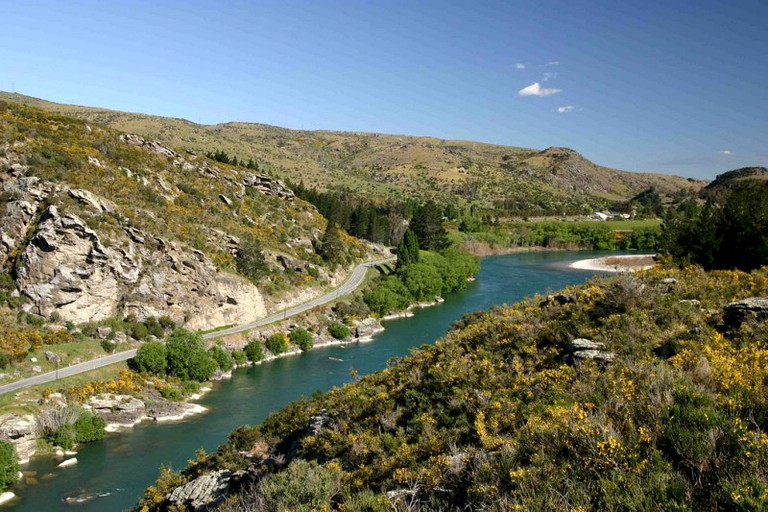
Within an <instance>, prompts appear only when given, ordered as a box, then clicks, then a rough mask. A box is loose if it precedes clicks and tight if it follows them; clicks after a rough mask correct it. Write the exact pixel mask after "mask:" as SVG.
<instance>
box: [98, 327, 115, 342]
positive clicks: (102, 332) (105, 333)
mask: <svg viewBox="0 0 768 512" xmlns="http://www.w3.org/2000/svg"><path fill="white" fill-rule="evenodd" d="M96 333H97V334H98V335H99V339H102V340H105V339H107V338H109V335H110V334H112V329H111V328H109V327H99V328H98V329H96Z"/></svg>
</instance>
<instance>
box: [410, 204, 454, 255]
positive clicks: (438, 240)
mask: <svg viewBox="0 0 768 512" xmlns="http://www.w3.org/2000/svg"><path fill="white" fill-rule="evenodd" d="M411 229H412V230H413V232H414V233H416V236H417V237H418V238H419V247H421V248H422V249H426V250H430V251H438V250H440V249H444V248H446V247H448V238H447V233H446V231H445V228H444V227H443V214H442V209H441V208H440V207H439V206H438V205H437V204H436V203H435V202H434V201H432V200H430V201H427V202H426V203H424V204H423V205H421V206H419V207H418V208H417V209H416V211H415V212H414V213H413V219H411Z"/></svg>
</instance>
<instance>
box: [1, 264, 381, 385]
mask: <svg viewBox="0 0 768 512" xmlns="http://www.w3.org/2000/svg"><path fill="white" fill-rule="evenodd" d="M390 261H395V258H393V257H390V258H385V259H381V260H377V261H372V262H370V263H363V264H362V265H358V266H357V267H355V270H353V271H352V274H350V276H349V277H348V278H347V280H346V281H344V283H343V284H342V285H341V286H339V287H338V288H336V289H335V290H332V291H330V292H328V293H326V294H325V295H323V296H321V297H318V298H316V299H313V300H311V301H309V302H305V303H304V304H299V305H298V306H293V307H291V308H288V309H286V310H284V311H281V312H280V313H275V314H274V315H271V316H268V317H266V318H261V319H259V320H254V321H253V322H250V323H247V324H243V325H238V326H235V327H230V328H229V329H222V330H221V331H216V332H209V333H207V334H203V338H205V339H213V338H220V337H222V336H227V335H229V334H235V333H238V332H243V331H248V330H250V329H253V328H255V327H261V326H263V325H267V324H271V323H273V322H277V321H279V320H283V319H285V318H289V317H292V316H294V315H298V314H299V313H303V312H305V311H308V310H310V309H312V308H315V307H317V306H320V305H322V304H326V303H328V302H331V301H333V300H336V299H337V298H339V297H341V296H343V295H348V294H350V293H352V292H353V291H354V290H355V289H356V288H357V287H358V286H360V285H361V284H362V282H363V279H365V274H366V273H367V272H368V269H369V268H371V267H375V266H376V265H381V264H382V263H387V262H390ZM135 355H136V349H133V350H126V351H124V352H117V353H115V354H110V355H105V356H102V357H99V358H97V359H92V360H91V361H86V362H84V363H78V364H73V365H72V366H67V367H65V368H59V370H58V371H53V372H48V373H42V374H40V375H36V376H34V377H30V378H28V379H22V380H18V381H16V382H12V383H10V384H5V385H3V386H0V395H2V394H3V393H8V392H10V391H16V390H19V389H22V388H27V387H30V386H37V385H39V384H45V383H47V382H53V381H55V380H57V379H60V378H63V377H70V376H72V375H77V374H78V373H83V372H87V371H91V370H95V369H97V368H101V367H102V366H108V365H110V364H114V363H119V362H120V361H126V360H128V359H130V358H132V357H133V356H135Z"/></svg>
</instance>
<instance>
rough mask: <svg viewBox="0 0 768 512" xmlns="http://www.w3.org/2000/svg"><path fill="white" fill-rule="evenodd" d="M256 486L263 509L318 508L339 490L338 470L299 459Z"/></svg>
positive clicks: (301, 509) (302, 511)
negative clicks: (263, 505)
mask: <svg viewBox="0 0 768 512" xmlns="http://www.w3.org/2000/svg"><path fill="white" fill-rule="evenodd" d="M258 487H259V495H260V496H261V498H262V499H263V500H264V504H265V505H266V507H265V510H292V511H295V512H305V511H306V512H309V511H312V510H321V509H322V508H323V507H324V506H326V505H327V504H328V503H330V502H331V501H332V500H333V499H334V498H335V497H336V496H337V495H338V494H339V493H340V492H341V470H340V469H339V468H338V466H320V465H318V464H317V463H316V462H314V461H312V462H307V461H304V460H301V459H299V460H296V461H294V462H292V463H291V465H290V466H288V468H287V469H286V470H285V471H281V472H280V473H275V474H272V475H269V476H268V477H266V478H264V479H263V480H262V481H261V482H260V483H259V486H258Z"/></svg>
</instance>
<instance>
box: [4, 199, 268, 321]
mask: <svg viewBox="0 0 768 512" xmlns="http://www.w3.org/2000/svg"><path fill="white" fill-rule="evenodd" d="M72 192H73V191H70V194H71V193H72ZM81 192H83V191H77V192H76V194H77V195H73V197H78V198H84V199H83V200H84V201H87V202H88V203H89V204H90V205H91V206H93V207H94V208H95V209H97V208H100V209H102V210H104V211H106V209H107V208H109V207H110V205H109V204H108V203H106V202H104V201H103V200H100V199H99V198H97V197H95V196H93V195H89V194H82V193H81ZM33 214H34V207H31V209H30V211H29V214H28V215H26V216H25V217H24V219H23V222H21V224H20V226H19V228H18V229H17V231H18V232H26V231H27V229H29V228H28V225H27V224H28V223H29V220H28V219H31V216H32V215H33ZM25 222H26V224H25ZM33 232H34V235H33V236H32V239H31V241H30V243H29V244H28V245H27V246H26V248H24V251H23V252H22V255H21V258H20V259H19V264H18V266H17V275H18V278H17V285H18V288H19V291H20V292H21V293H22V294H23V295H25V296H26V297H28V298H29V299H30V301H29V302H28V303H27V304H25V306H24V307H25V308H26V310H27V311H28V312H32V313H35V314H38V315H41V316H44V317H49V316H50V315H51V314H52V313H53V312H54V311H55V312H57V313H58V314H59V315H60V317H61V318H62V319H63V320H67V321H71V322H75V323H81V322H88V321H98V320H102V319H105V318H109V317H111V316H114V315H118V314H119V315H123V316H127V315H130V314H134V315H136V317H137V318H139V319H145V318H147V317H149V316H162V315H168V316H170V317H171V318H173V320H174V321H176V322H177V323H178V324H180V325H181V324H185V321H186V326H187V327H189V328H192V329H197V328H202V327H210V326H212V325H224V324H232V323H244V322H246V321H249V320H252V319H253V318H255V317H258V316H260V315H263V314H264V313H265V306H264V303H263V299H262V296H261V294H260V293H259V291H258V290H257V289H256V287H255V286H254V285H253V284H252V283H250V282H249V281H246V280H245V279H242V278H240V277H239V276H236V275H234V274H226V273H223V272H220V271H219V270H218V269H217V268H216V267H215V265H214V264H213V263H212V262H211V261H210V260H209V259H208V258H207V257H206V256H205V254H203V253H202V252H200V251H197V250H194V249H189V248H186V247H184V246H182V245H180V244H176V243H174V242H168V241H166V240H163V239H160V238H156V237H152V236H150V235H148V234H146V233H143V232H141V231H139V230H137V229H135V228H131V227H126V228H125V232H124V233H125V235H124V236H123V237H119V236H118V237H115V236H113V237H112V238H111V239H110V246H109V247H107V246H106V245H105V244H104V243H103V242H102V240H101V237H100V236H99V235H98V234H97V233H96V232H95V231H93V230H92V229H91V228H89V227H88V225H87V224H86V223H85V221H84V220H82V219H81V218H80V217H78V216H77V215H73V214H62V213H60V212H59V210H58V208H56V207H55V206H50V207H48V208H47V209H46V210H45V212H43V214H42V216H41V218H40V220H39V223H38V224H37V227H36V228H35V229H34V231H33ZM18 236H21V235H20V234H17V235H16V237H18ZM24 236H26V235H24ZM9 239H13V240H14V241H12V242H9V244H8V246H9V247H11V246H12V247H15V246H16V242H15V238H14V237H9Z"/></svg>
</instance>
